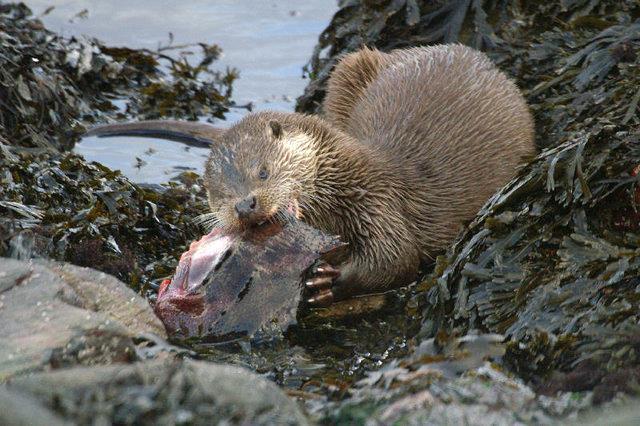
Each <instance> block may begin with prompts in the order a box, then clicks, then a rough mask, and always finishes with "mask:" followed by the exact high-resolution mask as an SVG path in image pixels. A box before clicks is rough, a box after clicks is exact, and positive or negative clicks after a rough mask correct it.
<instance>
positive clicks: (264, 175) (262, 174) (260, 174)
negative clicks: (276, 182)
mask: <svg viewBox="0 0 640 426" xmlns="http://www.w3.org/2000/svg"><path fill="white" fill-rule="evenodd" d="M258 177H259V178H260V180H267V178H268V177H269V173H267V169H264V168H262V169H260V171H259V172H258Z"/></svg>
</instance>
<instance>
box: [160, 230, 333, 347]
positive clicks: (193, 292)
mask: <svg viewBox="0 0 640 426" xmlns="http://www.w3.org/2000/svg"><path fill="white" fill-rule="evenodd" d="M342 245H343V244H342V243H340V242H339V241H338V240H337V238H334V237H330V236H328V235H325V234H323V233H322V232H320V231H318V230H316V229H314V228H312V227H310V226H309V225H306V224H304V223H302V222H300V221H292V222H290V223H286V224H284V225H282V224H277V223H271V224H265V225H263V226H261V227H258V228H254V229H250V230H248V231H246V232H244V233H242V234H240V235H230V234H225V233H223V231H222V230H221V229H215V230H214V231H213V232H211V233H210V234H209V235H206V236H204V237H203V238H202V239H201V240H199V241H197V242H194V243H192V244H191V247H190V248H189V251H187V252H186V253H184V254H183V255H182V258H181V259H180V264H179V265H178V268H177V270H176V274H175V276H174V277H173V280H172V281H171V282H170V283H167V284H166V285H165V286H163V287H161V289H160V291H159V293H158V300H157V302H156V305H155V310H156V312H157V314H158V316H159V317H160V318H161V319H162V321H163V322H164V324H165V325H166V327H167V330H168V331H169V333H170V334H171V335H172V337H176V338H188V337H199V338H205V339H209V340H211V339H213V340H220V339H231V338H237V337H239V336H249V337H251V336H253V335H254V334H255V333H256V332H257V331H261V332H262V334H263V335H264V334H265V333H266V336H268V335H271V334H274V333H282V332H283V331H285V330H286V329H287V328H288V327H289V326H290V325H291V324H295V322H296V315H297V311H298V307H299V305H300V300H301V298H302V293H303V291H304V286H303V283H302V278H303V274H304V272H305V271H306V270H307V269H308V268H309V267H310V266H311V265H312V264H313V263H314V262H315V261H316V260H318V259H319V258H320V257H321V256H322V255H325V254H327V253H328V252H330V251H331V250H333V249H336V248H338V247H341V246H342ZM266 336H265V337H266Z"/></svg>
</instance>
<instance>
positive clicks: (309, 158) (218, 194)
mask: <svg viewBox="0 0 640 426" xmlns="http://www.w3.org/2000/svg"><path fill="white" fill-rule="evenodd" d="M283 118H284V116H283V114H278V113H257V114H252V115H249V116H247V117H245V118H244V119H243V120H241V121H240V122H238V123H237V124H236V125H234V126H233V127H231V128H229V129H228V130H227V131H226V132H224V134H222V136H221V137H220V139H219V140H218V141H216V143H215V144H214V146H213V147H212V149H211V154H210V155H209V159H208V160H207V164H206V172H205V182H206V185H207V190H208V195H209V205H210V207H211V212H212V214H213V216H215V218H216V222H217V223H218V225H220V226H222V227H224V228H227V229H229V230H241V229H245V228H248V227H250V226H253V225H258V224H260V223H262V222H266V221H277V220H280V219H283V218H285V217H287V216H288V215H295V216H297V217H299V216H300V215H301V212H300V210H299V209H300V208H299V204H298V199H299V196H300V193H301V191H303V190H304V189H305V187H306V186H307V185H309V183H310V182H312V181H313V176H314V173H315V170H314V161H313V155H315V153H314V152H313V146H312V145H313V144H312V143H311V138H310V137H309V136H308V135H307V134H305V133H304V132H302V131H301V130H299V129H297V128H296V127H295V126H290V125H289V126H287V125H286V124H284V123H283V120H282V119H283Z"/></svg>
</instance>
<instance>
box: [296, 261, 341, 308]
mask: <svg viewBox="0 0 640 426" xmlns="http://www.w3.org/2000/svg"><path fill="white" fill-rule="evenodd" d="M339 276H340V271H339V270H338V269H336V268H334V267H333V266H331V265H329V264H328V263H326V262H322V263H320V264H319V265H317V266H315V267H314V268H313V269H312V271H311V274H310V277H309V279H308V280H307V281H306V282H305V286H306V288H307V289H308V290H309V291H312V292H314V293H313V295H312V296H311V297H310V298H309V299H307V303H308V304H309V305H312V306H317V307H321V306H329V305H330V304H332V303H333V301H334V299H335V297H334V294H333V285H334V282H335V280H336V278H338V277H339Z"/></svg>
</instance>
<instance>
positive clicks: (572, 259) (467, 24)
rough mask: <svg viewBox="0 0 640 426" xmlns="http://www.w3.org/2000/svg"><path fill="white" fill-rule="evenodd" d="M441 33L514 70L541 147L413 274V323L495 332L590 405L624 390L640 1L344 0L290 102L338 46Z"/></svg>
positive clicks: (310, 107) (636, 218)
mask: <svg viewBox="0 0 640 426" xmlns="http://www.w3.org/2000/svg"><path fill="white" fill-rule="evenodd" d="M441 42H462V43H465V44H468V45H470V46H473V47H475V48H478V49H481V50H483V51H485V52H486V53H487V55H489V57H490V58H491V59H492V60H493V61H494V62H495V63H496V64H497V65H498V66H499V67H500V68H501V69H503V70H504V71H505V72H506V73H507V74H508V75H509V76H510V77H511V78H513V79H514V80H515V81H516V82H517V84H518V85H519V87H520V88H521V89H522V90H523V92H524V94H525V96H526V97H527V100H528V102H529V105H530V107H531V109H532V111H533V113H534V115H535V121H536V130H537V132H536V133H537V141H536V142H537V144H538V146H539V147H540V148H541V150H542V152H541V153H540V155H539V156H538V157H537V158H536V159H535V160H533V161H532V162H531V163H530V164H528V165H527V166H526V167H524V168H523V169H522V170H521V171H520V172H519V175H518V177H517V178H515V179H514V180H513V181H512V182H510V183H509V184H508V185H507V186H505V187H504V188H503V189H502V190H501V191H499V192H498V193H497V194H495V195H494V196H493V197H492V198H491V199H490V200H489V201H488V202H487V204H486V205H485V206H484V207H483V208H482V209H481V211H480V212H479V213H478V215H477V216H476V218H475V219H474V220H473V221H472V222H471V223H470V224H469V225H468V226H467V227H466V229H465V231H464V232H463V233H462V234H461V235H460V236H459V238H458V239H457V240H456V242H455V244H454V245H453V246H452V247H451V249H450V250H449V251H448V252H447V253H446V254H444V255H442V256H440V257H439V258H438V259H437V262H436V266H435V269H434V270H433V271H432V272H430V273H429V274H428V275H427V276H425V278H424V279H423V281H422V282H421V283H419V285H418V289H422V291H423V292H424V293H423V296H422V297H418V306H426V307H425V308H424V312H423V325H422V330H421V332H420V334H419V336H421V337H422V338H425V337H429V336H435V335H436V334H437V333H438V332H445V333H446V334H448V335H454V336H456V335H457V336H460V335H465V334H466V333H468V332H469V331H470V330H477V329H479V330H482V331H485V332H490V333H499V334H504V335H505V336H506V339H507V340H506V347H507V352H506V355H505V357H504V360H503V365H504V366H506V367H508V368H509V369H510V370H512V371H514V372H516V373H518V374H519V375H520V376H521V377H523V378H525V379H527V380H529V381H530V382H531V383H532V384H533V385H535V386H536V387H537V388H538V389H540V390H541V391H542V389H547V390H551V393H553V392H557V391H561V390H569V391H572V390H579V391H584V390H589V389H593V390H594V392H595V394H596V395H597V397H594V399H595V401H596V402H598V403H600V402H603V401H605V400H607V399H610V398H611V397H612V396H613V395H614V394H615V391H614V390H615V389H619V390H626V391H628V392H635V391H634V389H635V388H634V386H633V385H632V381H633V380H634V377H635V375H636V373H635V372H636V371H637V368H638V359H637V350H638V347H637V338H636V337H635V336H637V334H638V332H639V331H640V330H638V325H637V324H638V312H640V306H639V305H638V304H639V303H640V298H639V297H638V283H637V278H636V276H637V274H638V272H639V271H638V268H639V267H640V258H639V257H638V256H639V255H640V249H639V248H638V245H639V243H640V240H639V239H638V237H639V235H640V234H639V233H640V215H639V213H638V204H639V202H640V190H639V189H638V171H639V170H640V168H639V167H638V165H639V164H640V145H639V144H640V142H639V138H640V114H639V112H638V102H639V100H640V91H639V90H638V88H639V87H640V73H638V67H639V65H640V64H639V60H638V51H639V49H640V5H639V4H638V3H637V2H634V1H626V0H623V1H613V0H593V1H590V0H575V1H573V0H572V1H567V0H557V1H550V2H538V1H533V2H519V1H510V0H495V1H451V2H439V1H400V0H398V1H388V0H387V1H385V0H377V1H360V0H352V1H344V2H342V3H341V8H340V10H339V11H338V12H337V13H336V15H335V16H334V18H333V20H332V21H331V23H330V24H329V26H328V27H327V28H326V29H325V31H324V32H323V33H322V35H321V36H320V39H319V42H318V45H317V46H316V48H315V50H314V53H313V55H312V58H311V60H310V61H309V63H308V64H307V68H306V73H307V76H309V77H310V79H311V81H310V83H309V85H308V86H307V89H306V91H305V94H304V95H303V96H302V97H301V98H299V99H298V104H297V109H298V110H299V111H304V112H319V111H320V109H321V102H322V98H323V97H324V90H325V85H326V80H327V78H328V76H329V73H330V72H331V69H332V68H333V66H334V65H335V63H336V62H337V61H338V59H339V57H340V56H341V55H342V54H344V53H348V52H351V51H354V50H356V49H358V48H359V47H361V46H362V45H367V46H370V47H376V48H378V49H381V50H383V51H388V50H391V49H394V48H399V47H410V46H420V45H426V44H434V43H441ZM320 112H321V111H320ZM572 372H575V374H573V375H572ZM622 372H627V374H626V376H628V377H627V378H625V374H623V373H622ZM582 378H585V380H582ZM586 378H589V380H586ZM581 380H582V382H581ZM578 382H580V386H578V387H576V385H575V383H578ZM572 383H573V384H572ZM572 386H573V387H572ZM578 388H579V389H578ZM612 389H613V390H612Z"/></svg>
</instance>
